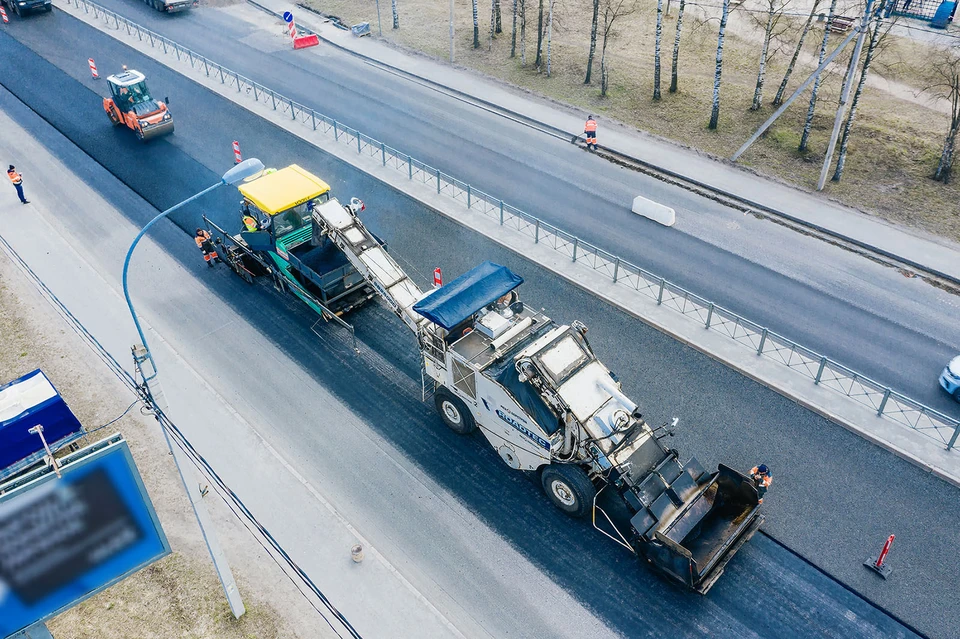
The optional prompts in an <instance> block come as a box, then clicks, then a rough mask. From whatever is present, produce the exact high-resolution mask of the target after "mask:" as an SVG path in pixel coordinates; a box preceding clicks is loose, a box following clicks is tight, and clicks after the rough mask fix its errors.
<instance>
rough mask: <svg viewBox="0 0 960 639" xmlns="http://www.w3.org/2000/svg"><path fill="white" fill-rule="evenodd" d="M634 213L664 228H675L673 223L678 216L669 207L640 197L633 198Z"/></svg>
mask: <svg viewBox="0 0 960 639" xmlns="http://www.w3.org/2000/svg"><path fill="white" fill-rule="evenodd" d="M633 212H634V213H636V214H637V215H642V216H643V217H648V218H650V219H651V220H653V221H654V222H659V223H660V224H663V225H664V226H673V223H674V222H676V221H677V214H676V213H675V212H674V210H673V209H671V208H670V207H669V206H664V205H663V204H657V203H656V202H654V201H653V200H648V199H647V198H645V197H641V196H639V195H638V196H637V197H635V198H633Z"/></svg>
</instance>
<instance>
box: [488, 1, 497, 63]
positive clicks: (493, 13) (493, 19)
mask: <svg viewBox="0 0 960 639" xmlns="http://www.w3.org/2000/svg"><path fill="white" fill-rule="evenodd" d="M497 1H498V0H490V44H489V45H488V46H487V50H488V51H493V28H494V26H496V23H497Z"/></svg>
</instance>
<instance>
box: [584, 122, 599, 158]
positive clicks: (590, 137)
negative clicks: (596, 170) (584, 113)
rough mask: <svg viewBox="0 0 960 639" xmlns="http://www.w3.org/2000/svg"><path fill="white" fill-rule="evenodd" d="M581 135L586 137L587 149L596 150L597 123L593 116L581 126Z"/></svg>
mask: <svg viewBox="0 0 960 639" xmlns="http://www.w3.org/2000/svg"><path fill="white" fill-rule="evenodd" d="M583 133H584V135H586V136H587V148H588V149H590V148H592V149H593V150H594V151H596V150H597V121H596V120H594V119H593V116H592V115H591V116H590V117H588V118H587V123H586V124H584V125H583Z"/></svg>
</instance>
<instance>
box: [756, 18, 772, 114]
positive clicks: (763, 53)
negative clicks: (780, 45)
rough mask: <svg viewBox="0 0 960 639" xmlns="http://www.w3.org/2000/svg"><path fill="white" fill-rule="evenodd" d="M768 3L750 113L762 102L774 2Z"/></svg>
mask: <svg viewBox="0 0 960 639" xmlns="http://www.w3.org/2000/svg"><path fill="white" fill-rule="evenodd" d="M768 1H769V3H770V6H769V10H768V13H767V28H766V29H765V30H764V32H763V48H762V49H761V50H760V70H759V71H757V88H756V89H755V90H754V92H753V104H752V105H751V106H750V110H751V111H756V110H757V109H759V108H760V102H761V101H762V100H763V81H764V79H765V77H766V72H767V55H768V54H769V51H770V38H771V37H772V36H773V17H774V8H775V6H776V0H768Z"/></svg>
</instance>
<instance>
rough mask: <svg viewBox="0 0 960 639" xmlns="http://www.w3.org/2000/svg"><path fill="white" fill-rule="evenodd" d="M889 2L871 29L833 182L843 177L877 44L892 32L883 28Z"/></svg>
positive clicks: (844, 125) (881, 6) (880, 9)
mask: <svg viewBox="0 0 960 639" xmlns="http://www.w3.org/2000/svg"><path fill="white" fill-rule="evenodd" d="M887 4H888V3H887V2H886V1H884V2H881V3H880V8H879V10H878V11H877V16H876V18H875V21H876V22H875V23H874V25H873V29H872V30H871V31H870V42H869V43H868V44H867V54H866V56H865V57H864V59H863V67H862V68H861V69H860V81H859V82H858V83H857V90H856V91H854V93H853V101H852V102H851V103H850V113H849V115H847V120H846V122H844V124H843V133H842V135H841V136H840V153H839V157H838V158H837V168H836V169H835V170H834V172H833V177H832V178H830V179H831V181H833V182H839V181H840V178H841V177H843V168H844V166H845V165H846V163H847V145H848V143H849V142H850V131H851V130H852V129H853V122H854V120H855V119H856V117H857V107H858V106H859V104H860V96H861V95H862V94H863V87H864V85H865V84H866V83H867V73H869V72H870V65H871V63H872V62H873V59H874V56H875V55H876V53H877V45H878V44H880V41H881V40H882V39H883V38H884V36H886V34H887V33H889V32H890V27H887V28H886V29H883V24H884V13H885V11H884V10H885V9H886V6H887Z"/></svg>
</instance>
